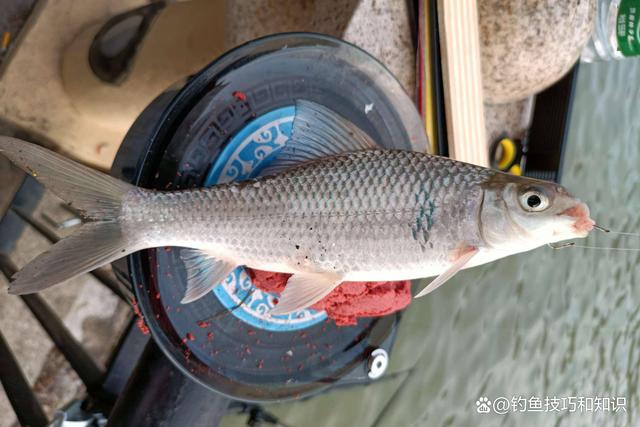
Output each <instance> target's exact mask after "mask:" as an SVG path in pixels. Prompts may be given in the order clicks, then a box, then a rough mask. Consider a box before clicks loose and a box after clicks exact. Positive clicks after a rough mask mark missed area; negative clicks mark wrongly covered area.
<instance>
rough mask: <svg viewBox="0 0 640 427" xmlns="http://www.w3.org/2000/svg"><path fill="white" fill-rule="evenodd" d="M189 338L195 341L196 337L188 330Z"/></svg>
mask: <svg viewBox="0 0 640 427" xmlns="http://www.w3.org/2000/svg"><path fill="white" fill-rule="evenodd" d="M187 339H188V340H189V341H195V339H196V337H195V336H193V334H192V333H191V332H187Z"/></svg>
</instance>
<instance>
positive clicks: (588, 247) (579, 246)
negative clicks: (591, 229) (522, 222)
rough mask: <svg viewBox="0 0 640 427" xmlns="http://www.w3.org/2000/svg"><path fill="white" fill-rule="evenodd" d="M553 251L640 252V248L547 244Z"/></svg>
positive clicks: (570, 243)
mask: <svg viewBox="0 0 640 427" xmlns="http://www.w3.org/2000/svg"><path fill="white" fill-rule="evenodd" d="M547 246H549V247H550V248H551V249H565V248H583V249H605V250H609V251H626V252H633V251H640V248H606V247H602V246H589V245H576V244H575V242H568V243H561V244H559V245H552V244H551V243H547Z"/></svg>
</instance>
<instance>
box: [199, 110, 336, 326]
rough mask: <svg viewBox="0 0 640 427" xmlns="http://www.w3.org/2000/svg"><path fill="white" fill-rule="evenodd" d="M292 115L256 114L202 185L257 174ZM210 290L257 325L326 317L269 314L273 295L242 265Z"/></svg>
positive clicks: (307, 322)
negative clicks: (257, 285)
mask: <svg viewBox="0 0 640 427" xmlns="http://www.w3.org/2000/svg"><path fill="white" fill-rule="evenodd" d="M294 117H295V107H294V106H289V107H283V108H278V109H276V110H273V111H270V112H269V113H267V114H263V115H261V116H259V117H256V118H255V119H254V120H253V121H251V122H250V123H249V124H247V126H245V127H244V128H242V129H241V130H240V131H239V132H238V133H237V134H236V135H234V136H233V137H232V138H231V139H230V140H229V142H228V143H227V145H226V146H225V148H224V149H223V150H222V152H221V153H220V155H219V156H218V157H217V159H216V161H215V162H214V164H213V165H212V166H211V169H210V170H209V173H208V175H207V178H206V180H205V186H212V185H215V184H222V183H225V182H230V181H242V180H245V179H251V178H255V177H257V176H259V175H260V172H261V171H262V170H264V169H265V168H266V167H267V166H269V164H270V163H271V162H272V161H273V160H274V159H275V158H277V157H278V152H279V151H280V150H281V149H282V147H283V146H284V145H285V143H286V142H287V140H288V139H289V137H290V136H291V130H292V126H293V119H294ZM213 293H214V294H215V296H216V297H217V298H218V300H219V301H220V302H221V303H222V305H224V306H225V307H226V308H228V309H229V310H230V311H231V312H232V313H233V315H234V316H236V317H237V318H239V319H240V320H242V321H243V322H246V323H248V324H250V325H252V326H255V327H256V328H260V329H266V330H271V331H292V330H298V329H304V328H307V327H309V326H312V325H315V324H317V323H320V322H322V321H323V320H325V319H326V318H327V314H326V313H325V312H324V311H316V310H311V309H307V310H300V311H296V312H293V313H289V314H287V315H277V316H271V315H270V314H269V311H270V310H271V309H272V308H273V307H274V306H275V304H274V300H275V299H276V298H277V295H275V294H271V293H269V292H264V291H262V290H260V289H259V288H257V287H255V286H254V285H253V283H252V282H251V278H250V277H249V275H248V274H247V272H246V271H245V269H244V268H243V267H238V268H237V269H235V270H234V271H233V272H232V273H231V274H230V275H229V276H228V277H227V278H226V279H225V281H224V282H222V285H221V286H216V287H215V288H214V290H213Z"/></svg>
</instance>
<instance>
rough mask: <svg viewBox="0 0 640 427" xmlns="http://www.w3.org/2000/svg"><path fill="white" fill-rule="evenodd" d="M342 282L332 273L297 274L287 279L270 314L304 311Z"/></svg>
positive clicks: (340, 277)
mask: <svg viewBox="0 0 640 427" xmlns="http://www.w3.org/2000/svg"><path fill="white" fill-rule="evenodd" d="M341 282H342V276H340V275H338V274H333V273H298V274H294V275H293V276H291V277H289V280H288V281H287V286H286V287H285V288H284V291H283V292H282V294H281V295H280V299H279V301H278V305H276V306H275V307H274V308H273V310H271V312H270V314H274V315H275V314H288V313H291V312H293V311H298V310H302V309H305V308H307V307H309V306H311V305H313V304H315V303H316V302H318V301H320V300H321V299H322V298H324V297H325V296H327V295H328V294H329V293H330V292H331V291H332V290H334V289H335V288H336V287H337V286H338V285H339V284H340V283H341Z"/></svg>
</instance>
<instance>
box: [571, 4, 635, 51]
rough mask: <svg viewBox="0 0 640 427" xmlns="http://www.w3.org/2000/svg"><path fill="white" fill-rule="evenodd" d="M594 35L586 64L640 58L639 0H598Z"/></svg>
mask: <svg viewBox="0 0 640 427" xmlns="http://www.w3.org/2000/svg"><path fill="white" fill-rule="evenodd" d="M597 8H598V9H597V11H596V16H595V20H594V21H595V22H594V25H593V33H592V35H591V38H590V39H589V42H588V43H587V45H586V46H585V48H584V50H583V51H582V56H581V58H580V59H581V60H582V61H583V62H596V61H610V60H612V59H622V58H627V57H630V56H636V55H640V0H597Z"/></svg>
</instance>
